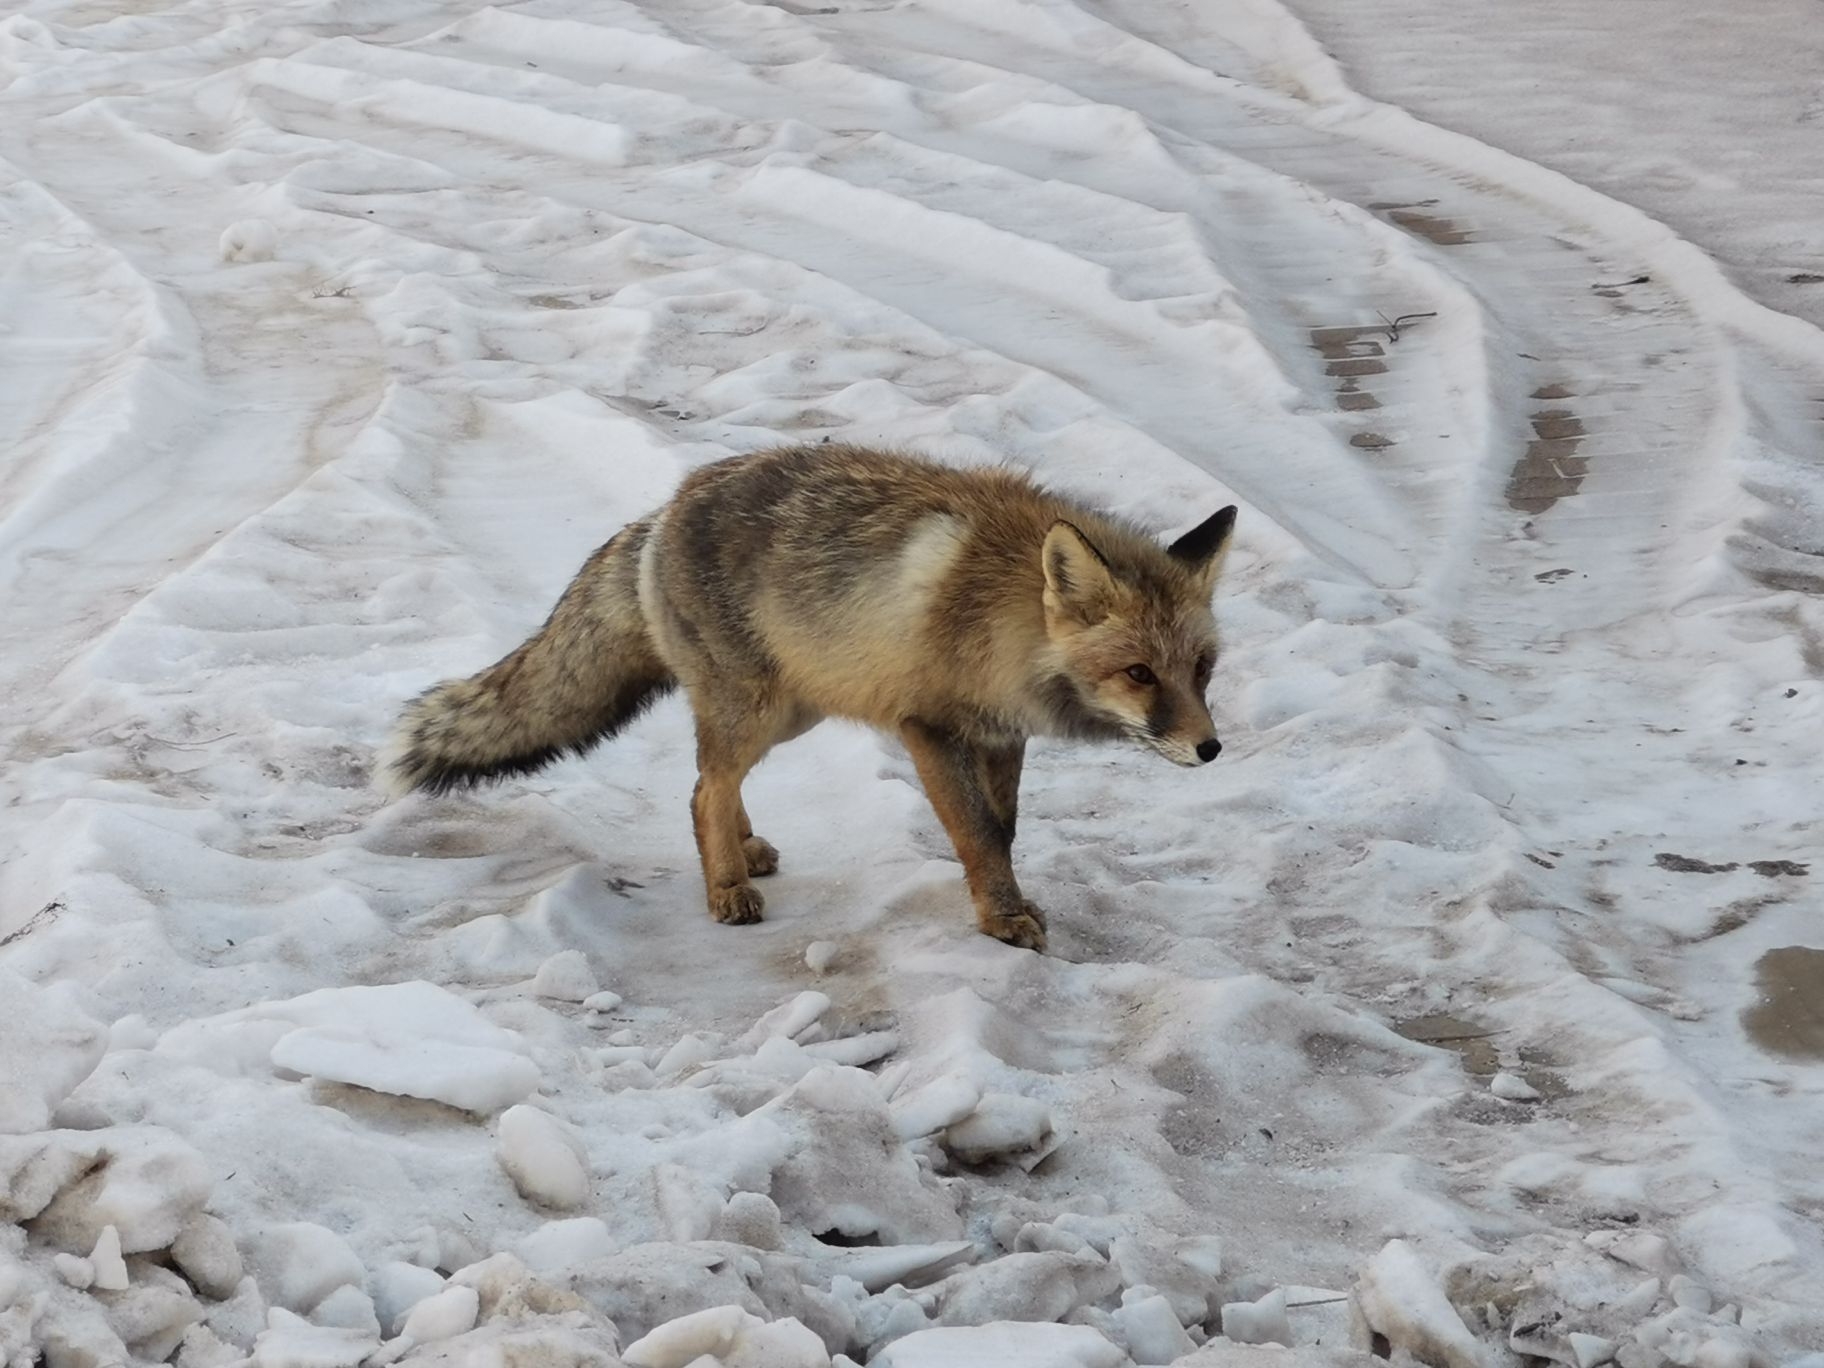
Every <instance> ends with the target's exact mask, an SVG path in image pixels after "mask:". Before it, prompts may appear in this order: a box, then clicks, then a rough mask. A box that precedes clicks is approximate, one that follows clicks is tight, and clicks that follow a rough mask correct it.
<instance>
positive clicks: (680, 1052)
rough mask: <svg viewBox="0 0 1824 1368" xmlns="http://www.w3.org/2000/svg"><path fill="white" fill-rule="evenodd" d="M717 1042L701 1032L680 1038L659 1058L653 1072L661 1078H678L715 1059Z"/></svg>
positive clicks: (694, 1032) (693, 1032)
mask: <svg viewBox="0 0 1824 1368" xmlns="http://www.w3.org/2000/svg"><path fill="white" fill-rule="evenodd" d="M715 1053H716V1046H715V1042H714V1041H713V1040H712V1039H711V1038H710V1037H709V1036H706V1035H704V1034H702V1033H701V1032H699V1031H692V1032H690V1033H689V1034H688V1035H682V1036H679V1037H678V1039H677V1040H676V1041H675V1042H674V1043H673V1044H672V1047H671V1048H670V1049H669V1050H667V1051H665V1053H664V1054H663V1055H661V1056H660V1057H659V1062H658V1063H657V1064H655V1065H654V1066H653V1072H654V1073H656V1074H657V1075H658V1076H659V1077H660V1078H676V1077H678V1076H679V1075H680V1074H684V1073H688V1072H689V1071H690V1070H692V1069H695V1068H697V1067H698V1066H700V1065H703V1064H707V1063H708V1062H709V1061H710V1060H711V1059H713V1058H715Z"/></svg>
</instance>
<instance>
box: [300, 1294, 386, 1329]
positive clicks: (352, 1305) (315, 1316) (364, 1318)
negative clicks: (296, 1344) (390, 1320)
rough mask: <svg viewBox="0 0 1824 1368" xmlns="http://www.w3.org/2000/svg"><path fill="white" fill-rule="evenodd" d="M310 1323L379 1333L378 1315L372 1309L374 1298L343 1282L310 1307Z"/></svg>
mask: <svg viewBox="0 0 1824 1368" xmlns="http://www.w3.org/2000/svg"><path fill="white" fill-rule="evenodd" d="M310 1323H311V1324H312V1325H333V1326H335V1327H336V1328H337V1329H340V1330H360V1331H363V1332H365V1333H367V1334H370V1335H375V1336H378V1335H379V1333H380V1317H379V1315H378V1314H377V1313H376V1312H375V1310H374V1299H373V1298H372V1297H370V1296H368V1295H367V1293H365V1292H363V1291H362V1290H361V1289H360V1288H358V1287H352V1286H349V1285H346V1284H344V1285H343V1286H341V1287H338V1288H337V1289H336V1290H335V1291H334V1292H331V1293H330V1294H329V1295H328V1296H327V1297H325V1298H323V1300H322V1301H320V1302H318V1303H317V1304H316V1305H315V1306H314V1307H312V1308H311V1312H310Z"/></svg>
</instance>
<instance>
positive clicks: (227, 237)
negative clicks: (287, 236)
mask: <svg viewBox="0 0 1824 1368" xmlns="http://www.w3.org/2000/svg"><path fill="white" fill-rule="evenodd" d="M278 246H279V234H278V231H277V230H276V229H274V228H273V226H272V225H271V224H270V223H268V222H267V221H266V220H265V219H242V220H241V221H240V222H238V223H231V224H229V225H228V226H227V228H225V229H223V230H222V236H221V238H220V239H219V240H218V241H217V242H216V250H217V251H218V252H220V253H221V258H222V260H223V261H271V260H272V255H273V253H274V252H275V251H277V250H278Z"/></svg>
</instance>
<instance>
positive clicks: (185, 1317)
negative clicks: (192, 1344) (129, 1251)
mask: <svg viewBox="0 0 1824 1368" xmlns="http://www.w3.org/2000/svg"><path fill="white" fill-rule="evenodd" d="M135 1262H136V1264H137V1265H138V1266H137V1267H135V1268H134V1270H133V1275H134V1276H133V1279H132V1283H133V1285H132V1286H131V1287H129V1288H127V1289H126V1290H125V1291H124V1292H112V1293H108V1294H107V1295H106V1296H104V1297H102V1298H101V1301H102V1302H103V1304H104V1308H105V1312H106V1315H107V1321H108V1327H109V1328H110V1329H111V1330H113V1332H114V1333H115V1334H116V1335H117V1336H119V1337H120V1339H121V1341H122V1342H123V1343H124V1344H126V1346H127V1347H128V1348H129V1349H131V1350H132V1351H133V1357H134V1358H135V1359H137V1360H142V1361H150V1362H153V1363H159V1362H162V1361H164V1360H165V1359H167V1358H169V1357H170V1356H171V1355H172V1354H173V1353H174V1352H176V1349H177V1346H178V1343H179V1342H180V1341H181V1340H182V1339H183V1337H184V1332H185V1331H187V1330H188V1329H189V1328H190V1327H191V1326H192V1325H195V1324H196V1323H197V1322H198V1321H200V1320H201V1319H202V1318H203V1309H202V1307H201V1306H200V1305H199V1304H198V1303H197V1300H196V1298H195V1297H194V1296H192V1295H191V1293H190V1289H189V1288H188V1287H187V1286H185V1284H184V1280H183V1279H182V1278H180V1277H178V1276H177V1275H176V1274H175V1273H173V1272H171V1271H170V1270H169V1269H166V1268H160V1267H159V1266H158V1265H156V1264H145V1263H143V1262H141V1261H138V1260H136V1261H135Z"/></svg>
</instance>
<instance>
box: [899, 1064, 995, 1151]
mask: <svg viewBox="0 0 1824 1368" xmlns="http://www.w3.org/2000/svg"><path fill="white" fill-rule="evenodd" d="M981 1100H982V1089H981V1085H980V1084H978V1083H976V1082H975V1081H974V1080H973V1079H971V1078H969V1077H968V1075H966V1074H961V1073H948V1074H945V1075H943V1076H942V1077H941V1078H935V1079H933V1080H932V1081H931V1082H929V1083H927V1084H925V1085H924V1087H922V1088H917V1089H915V1090H914V1091H912V1092H909V1093H905V1094H903V1095H901V1096H899V1097H896V1098H894V1099H893V1106H892V1108H891V1115H892V1118H893V1133H894V1134H895V1135H897V1136H898V1137H899V1138H900V1139H901V1140H916V1139H917V1138H918V1137H919V1136H921V1135H932V1134H935V1133H936V1132H938V1131H940V1130H943V1129H944V1128H945V1127H947V1126H953V1125H955V1124H956V1123H957V1122H959V1121H961V1120H962V1119H963V1118H964V1117H965V1116H968V1115H969V1113H971V1112H972V1111H974V1110H975V1109H976V1107H977V1106H979V1105H980V1104H981Z"/></svg>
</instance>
